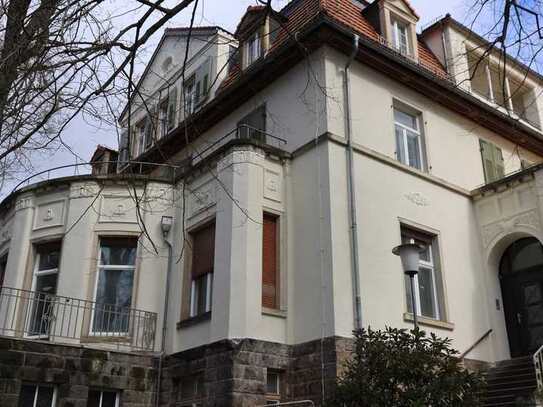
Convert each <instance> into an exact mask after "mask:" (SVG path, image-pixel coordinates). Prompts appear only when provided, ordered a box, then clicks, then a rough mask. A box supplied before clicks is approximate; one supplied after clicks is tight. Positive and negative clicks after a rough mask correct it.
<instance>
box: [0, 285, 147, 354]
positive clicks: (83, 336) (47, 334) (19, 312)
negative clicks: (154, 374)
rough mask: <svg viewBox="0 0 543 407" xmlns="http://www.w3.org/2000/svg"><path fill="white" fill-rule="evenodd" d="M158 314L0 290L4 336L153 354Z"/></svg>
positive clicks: (26, 291) (0, 321) (50, 296)
mask: <svg viewBox="0 0 543 407" xmlns="http://www.w3.org/2000/svg"><path fill="white" fill-rule="evenodd" d="M156 325H157V314H156V313H154V312H148V311H142V310H138V309H133V308H124V307H120V306H117V305H112V304H102V303H97V302H94V301H88V300H82V299H78V298H70V297H63V296H60V295H51V294H48V293H45V292H38V291H28V290H20V289H16V288H10V287H1V288H0V335H3V336H14V337H23V338H27V339H39V340H48V341H50V342H62V343H88V344H100V345H107V346H108V347H112V348H114V349H118V350H130V351H132V350H138V351H153V350H154V346H155V332H156Z"/></svg>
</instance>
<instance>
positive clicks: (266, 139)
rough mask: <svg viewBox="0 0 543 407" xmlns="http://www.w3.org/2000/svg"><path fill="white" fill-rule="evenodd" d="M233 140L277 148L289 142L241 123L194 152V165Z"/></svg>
mask: <svg viewBox="0 0 543 407" xmlns="http://www.w3.org/2000/svg"><path fill="white" fill-rule="evenodd" d="M232 140H247V141H256V142H258V143H261V144H264V145H267V146H271V147H275V148H281V147H283V146H284V145H285V144H287V141H286V140H285V139H282V138H281V137H277V136H274V135H272V134H269V133H266V132H265V131H262V130H259V129H257V128H255V127H252V126H249V125H246V124H240V125H239V126H238V127H236V128H235V129H234V130H232V131H230V132H229V133H227V134H226V135H224V136H222V137H221V138H220V139H218V140H217V141H215V142H213V143H212V144H210V145H208V146H206V147H205V148H203V149H202V150H199V151H197V152H196V153H195V154H193V156H192V165H195V164H197V163H198V162H200V161H202V160H203V159H204V158H206V157H208V156H210V155H211V154H212V153H213V152H215V151H217V150H218V149H219V148H220V147H222V146H224V145H226V144H227V143H228V142H230V141H232Z"/></svg>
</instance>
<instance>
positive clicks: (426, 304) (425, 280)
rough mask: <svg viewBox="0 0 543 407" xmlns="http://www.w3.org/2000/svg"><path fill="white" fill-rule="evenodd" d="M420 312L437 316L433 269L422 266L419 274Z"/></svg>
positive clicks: (427, 315)
mask: <svg viewBox="0 0 543 407" xmlns="http://www.w3.org/2000/svg"><path fill="white" fill-rule="evenodd" d="M418 281H419V295H420V312H421V314H422V315H424V316H425V317H429V318H436V317H437V315H436V312H435V309H436V307H435V297H434V276H433V270H431V269H429V268H421V269H420V270H419V274H418Z"/></svg>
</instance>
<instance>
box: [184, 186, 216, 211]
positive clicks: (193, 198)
mask: <svg viewBox="0 0 543 407" xmlns="http://www.w3.org/2000/svg"><path fill="white" fill-rule="evenodd" d="M188 194H189V195H188V198H189V199H188V202H189V217H191V218H192V217H194V216H196V215H198V214H200V213H201V212H203V211H205V210H207V209H209V208H211V207H212V206H213V205H215V204H216V203H217V186H216V183H215V182H214V181H208V182H207V183H205V184H203V185H200V186H199V187H196V188H194V189H190V188H189V191H188Z"/></svg>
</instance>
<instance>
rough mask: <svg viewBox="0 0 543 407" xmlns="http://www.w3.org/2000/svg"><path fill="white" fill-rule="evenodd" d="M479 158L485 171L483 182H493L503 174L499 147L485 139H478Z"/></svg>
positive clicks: (502, 162) (501, 155) (503, 167)
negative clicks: (479, 147)
mask: <svg viewBox="0 0 543 407" xmlns="http://www.w3.org/2000/svg"><path fill="white" fill-rule="evenodd" d="M479 143H480V146H481V158H482V160H483V169H484V173H485V182H487V183H489V182H493V181H496V180H498V179H500V178H503V177H504V175H505V166H504V161H503V154H502V150H501V148H499V147H497V146H496V145H494V144H492V143H489V142H488V141H485V140H481V139H480V140H479Z"/></svg>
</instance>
